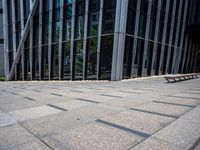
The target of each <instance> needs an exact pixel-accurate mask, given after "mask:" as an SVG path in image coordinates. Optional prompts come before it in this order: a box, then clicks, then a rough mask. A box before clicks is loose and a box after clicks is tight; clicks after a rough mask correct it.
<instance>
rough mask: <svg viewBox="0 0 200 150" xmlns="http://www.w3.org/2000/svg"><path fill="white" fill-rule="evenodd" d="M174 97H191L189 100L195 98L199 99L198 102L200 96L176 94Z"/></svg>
mask: <svg viewBox="0 0 200 150" xmlns="http://www.w3.org/2000/svg"><path fill="white" fill-rule="evenodd" d="M174 96H180V97H191V98H195V99H199V100H200V94H189V93H177V94H175V95H174Z"/></svg>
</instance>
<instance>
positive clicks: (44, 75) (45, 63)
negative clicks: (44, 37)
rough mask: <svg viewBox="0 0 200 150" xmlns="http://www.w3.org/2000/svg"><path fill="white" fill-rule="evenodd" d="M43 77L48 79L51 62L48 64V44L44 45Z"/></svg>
mask: <svg viewBox="0 0 200 150" xmlns="http://www.w3.org/2000/svg"><path fill="white" fill-rule="evenodd" d="M41 63H42V79H48V76H49V69H48V68H49V67H48V66H49V64H48V46H42V62H41Z"/></svg>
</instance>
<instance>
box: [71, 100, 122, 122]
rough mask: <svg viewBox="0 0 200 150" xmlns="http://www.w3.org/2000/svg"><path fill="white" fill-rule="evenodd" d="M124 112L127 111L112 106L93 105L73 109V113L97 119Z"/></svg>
mask: <svg viewBox="0 0 200 150" xmlns="http://www.w3.org/2000/svg"><path fill="white" fill-rule="evenodd" d="M124 110H125V109H124V108H120V107H115V106H110V105H104V104H93V105H88V106H84V107H81V108H77V109H73V110H72V111H71V112H73V113H77V114H83V115H85V116H88V117H91V118H95V119H97V118H101V117H104V116H107V115H111V114H114V113H119V112H121V111H124Z"/></svg>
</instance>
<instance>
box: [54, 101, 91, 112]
mask: <svg viewBox="0 0 200 150" xmlns="http://www.w3.org/2000/svg"><path fill="white" fill-rule="evenodd" d="M92 104H94V103H91V102H86V101H80V100H71V101H67V102H61V103H55V104H54V105H55V106H58V107H61V108H65V109H67V110H72V109H75V108H80V107H83V106H87V105H92Z"/></svg>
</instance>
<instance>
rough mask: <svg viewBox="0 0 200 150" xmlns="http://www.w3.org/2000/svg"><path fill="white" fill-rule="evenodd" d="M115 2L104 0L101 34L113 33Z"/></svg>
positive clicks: (113, 0)
mask: <svg viewBox="0 0 200 150" xmlns="http://www.w3.org/2000/svg"><path fill="white" fill-rule="evenodd" d="M115 10H116V0H109V1H108V0H104V9H103V33H104V34H106V33H113V32H114V27H115Z"/></svg>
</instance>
